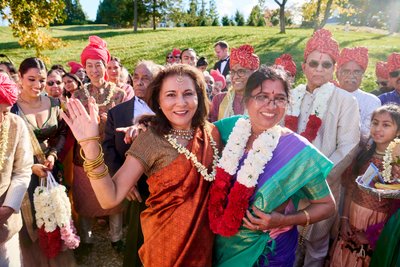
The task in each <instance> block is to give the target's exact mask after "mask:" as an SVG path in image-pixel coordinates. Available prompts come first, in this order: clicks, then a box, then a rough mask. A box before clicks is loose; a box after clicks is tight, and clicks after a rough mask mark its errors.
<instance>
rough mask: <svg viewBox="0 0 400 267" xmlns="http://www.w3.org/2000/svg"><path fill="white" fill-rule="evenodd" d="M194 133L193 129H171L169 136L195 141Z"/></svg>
mask: <svg viewBox="0 0 400 267" xmlns="http://www.w3.org/2000/svg"><path fill="white" fill-rule="evenodd" d="M193 133H194V130H193V129H190V130H177V129H174V128H171V130H169V134H170V135H172V136H173V137H174V138H181V139H184V140H188V141H190V140H192V139H193Z"/></svg>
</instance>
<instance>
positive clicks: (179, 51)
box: [172, 48, 181, 57]
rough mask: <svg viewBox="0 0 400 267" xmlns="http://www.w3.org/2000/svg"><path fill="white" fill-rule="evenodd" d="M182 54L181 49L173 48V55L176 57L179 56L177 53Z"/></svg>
mask: <svg viewBox="0 0 400 267" xmlns="http://www.w3.org/2000/svg"><path fill="white" fill-rule="evenodd" d="M180 54H181V50H179V49H178V48H174V49H173V50H172V55H173V56H174V57H175V56H177V55H180Z"/></svg>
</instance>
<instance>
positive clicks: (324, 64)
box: [307, 60, 333, 70]
mask: <svg viewBox="0 0 400 267" xmlns="http://www.w3.org/2000/svg"><path fill="white" fill-rule="evenodd" d="M307 64H308V66H309V67H310V68H313V69H316V68H318V66H319V65H321V66H322V67H323V68H324V69H327V70H328V69H330V68H332V66H333V63H332V62H329V61H324V62H321V63H319V62H318V61H316V60H310V61H309V62H308V63H307Z"/></svg>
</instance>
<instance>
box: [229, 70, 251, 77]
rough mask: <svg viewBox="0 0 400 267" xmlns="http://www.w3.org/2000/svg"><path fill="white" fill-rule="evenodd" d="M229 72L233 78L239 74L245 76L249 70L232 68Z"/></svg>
mask: <svg viewBox="0 0 400 267" xmlns="http://www.w3.org/2000/svg"><path fill="white" fill-rule="evenodd" d="M229 74H230V75H231V78H233V76H235V75H237V76H238V77H239V78H241V77H243V76H244V75H246V74H247V70H246V69H238V70H236V71H235V70H231V71H230V72H229Z"/></svg>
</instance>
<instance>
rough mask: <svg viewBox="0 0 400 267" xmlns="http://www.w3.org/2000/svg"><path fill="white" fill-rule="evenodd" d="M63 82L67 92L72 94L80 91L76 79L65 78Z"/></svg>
mask: <svg viewBox="0 0 400 267" xmlns="http://www.w3.org/2000/svg"><path fill="white" fill-rule="evenodd" d="M63 82H64V88H65V90H67V91H68V92H70V93H72V92H74V91H75V90H76V89H78V83H77V82H76V81H75V80H74V79H72V78H71V77H68V76H64V78H63Z"/></svg>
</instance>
